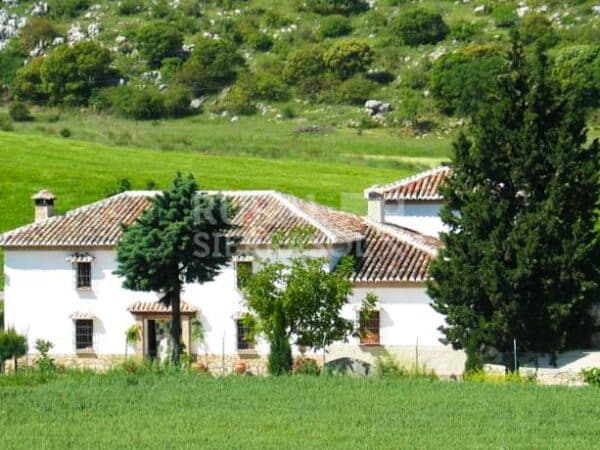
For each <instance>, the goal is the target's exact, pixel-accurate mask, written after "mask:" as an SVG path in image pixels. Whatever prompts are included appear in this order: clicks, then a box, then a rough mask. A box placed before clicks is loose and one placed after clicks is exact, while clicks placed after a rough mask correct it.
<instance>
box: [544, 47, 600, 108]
mask: <svg viewBox="0 0 600 450" xmlns="http://www.w3.org/2000/svg"><path fill="white" fill-rule="evenodd" d="M554 60H555V61H554V67H553V75H554V76H555V77H556V78H557V79H558V81H559V83H560V84H561V85H562V87H563V89H565V90H567V91H569V92H571V93H572V94H573V95H577V96H578V97H579V102H580V104H581V105H582V106H586V107H591V108H597V107H598V106H600V46H599V45H574V46H570V47H564V48H562V49H560V50H559V51H557V52H556V54H555V57H554Z"/></svg>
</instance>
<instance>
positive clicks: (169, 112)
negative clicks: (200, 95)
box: [163, 86, 192, 117]
mask: <svg viewBox="0 0 600 450" xmlns="http://www.w3.org/2000/svg"><path fill="white" fill-rule="evenodd" d="M163 97H164V104H165V106H164V108H165V115H166V116H168V117H183V116H185V115H187V114H189V112H190V103H191V101H192V91H191V90H190V89H189V88H187V87H184V86H171V87H169V89H167V91H166V92H165V93H164V94H163Z"/></svg>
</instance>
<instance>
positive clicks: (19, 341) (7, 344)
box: [0, 328, 27, 372]
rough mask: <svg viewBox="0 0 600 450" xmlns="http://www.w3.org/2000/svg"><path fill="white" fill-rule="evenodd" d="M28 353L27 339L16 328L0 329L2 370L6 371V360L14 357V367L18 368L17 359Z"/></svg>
mask: <svg viewBox="0 0 600 450" xmlns="http://www.w3.org/2000/svg"><path fill="white" fill-rule="evenodd" d="M26 353H27V339H26V338H25V336H21V335H20V334H18V333H17V332H16V331H15V330H14V329H12V328H9V329H8V330H6V331H0V372H3V371H4V362H5V361H6V360H8V359H11V358H13V359H14V369H15V372H16V370H17V360H18V359H19V358H21V357H22V356H25V354H26Z"/></svg>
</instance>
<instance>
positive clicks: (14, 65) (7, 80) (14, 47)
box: [0, 39, 26, 90]
mask: <svg viewBox="0 0 600 450" xmlns="http://www.w3.org/2000/svg"><path fill="white" fill-rule="evenodd" d="M25 58H26V53H24V52H23V49H22V48H21V46H20V45H19V44H18V42H17V40H16V39H13V40H11V41H9V43H8V45H7V46H6V47H5V48H4V50H2V51H0V90H1V89H2V88H5V87H8V86H10V85H12V83H13V82H14V79H15V77H16V75H17V71H18V70H19V69H21V68H23V62H24V61H25Z"/></svg>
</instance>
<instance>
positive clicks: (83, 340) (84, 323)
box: [75, 319, 94, 352]
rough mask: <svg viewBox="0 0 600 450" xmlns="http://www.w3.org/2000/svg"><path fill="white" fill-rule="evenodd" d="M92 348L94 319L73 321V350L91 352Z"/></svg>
mask: <svg viewBox="0 0 600 450" xmlns="http://www.w3.org/2000/svg"><path fill="white" fill-rule="evenodd" d="M93 349H94V321H93V320H87V319H85V320H83V319H81V320H76V321H75V350H76V351H77V352H91V351H93Z"/></svg>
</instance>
